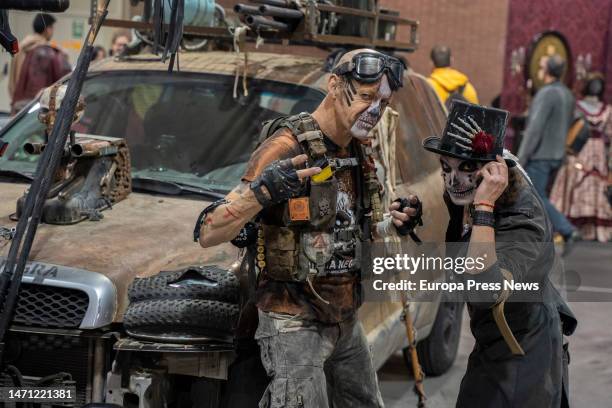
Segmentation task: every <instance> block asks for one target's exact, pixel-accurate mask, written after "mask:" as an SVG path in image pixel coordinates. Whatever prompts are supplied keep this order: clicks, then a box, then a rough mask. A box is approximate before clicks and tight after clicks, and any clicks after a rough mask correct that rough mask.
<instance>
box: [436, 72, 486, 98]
mask: <svg viewBox="0 0 612 408" xmlns="http://www.w3.org/2000/svg"><path fill="white" fill-rule="evenodd" d="M427 80H428V81H429V83H430V84H431V86H432V87H433V88H434V89H435V91H436V93H437V94H438V96H439V97H440V100H441V101H442V103H444V102H446V99H447V98H448V95H449V94H450V93H451V92H453V91H454V90H456V89H457V88H459V87H461V86H462V85H465V88H463V97H464V98H465V99H467V101H468V102H471V103H478V95H476V90H475V89H474V87H473V86H472V84H471V83H470V82H469V79H468V77H467V76H466V75H465V74H462V73H461V72H459V71H457V70H456V69H453V68H450V67H445V68H435V69H434V70H433V71H432V72H431V75H430V76H429V78H427Z"/></svg>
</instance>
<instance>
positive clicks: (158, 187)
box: [132, 177, 225, 199]
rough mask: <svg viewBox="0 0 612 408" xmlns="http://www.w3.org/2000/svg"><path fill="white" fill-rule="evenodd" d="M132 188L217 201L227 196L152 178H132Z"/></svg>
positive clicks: (206, 189)
mask: <svg viewBox="0 0 612 408" xmlns="http://www.w3.org/2000/svg"><path fill="white" fill-rule="evenodd" d="M132 186H133V187H134V188H135V189H137V190H147V191H152V192H154V193H161V194H168V195H181V194H197V195H203V196H207V197H212V198H215V199H218V198H223V197H225V194H223V193H221V192H219V191H216V190H213V189H210V188H205V187H200V186H195V185H192V184H187V183H182V182H178V181H168V180H160V179H156V178H151V177H132Z"/></svg>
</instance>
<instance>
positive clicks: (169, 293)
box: [128, 265, 240, 303]
mask: <svg viewBox="0 0 612 408" xmlns="http://www.w3.org/2000/svg"><path fill="white" fill-rule="evenodd" d="M239 297H240V296H239V281H238V278H237V277H236V275H234V274H233V273H231V272H228V271H227V270H224V269H221V268H218V267H216V266H214V265H212V266H203V267H194V266H192V267H189V268H186V269H181V270H178V271H169V272H160V273H159V274H157V275H155V276H150V277H147V278H137V279H135V280H134V281H133V282H132V284H131V285H130V287H129V289H128V298H129V300H130V302H140V301H143V300H161V299H204V300H218V301H221V302H227V303H238V301H239Z"/></svg>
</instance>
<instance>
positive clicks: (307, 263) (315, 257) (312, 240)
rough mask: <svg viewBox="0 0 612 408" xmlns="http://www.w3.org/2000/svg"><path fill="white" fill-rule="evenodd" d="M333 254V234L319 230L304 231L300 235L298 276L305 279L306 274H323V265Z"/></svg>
mask: <svg viewBox="0 0 612 408" xmlns="http://www.w3.org/2000/svg"><path fill="white" fill-rule="evenodd" d="M333 255H334V236H333V234H331V233H327V232H321V231H306V232H302V233H301V236H300V253H299V267H298V272H297V273H298V277H299V278H300V279H301V280H306V277H307V276H308V274H313V275H324V273H325V265H327V263H328V262H329V261H330V260H331V258H332V256H333Z"/></svg>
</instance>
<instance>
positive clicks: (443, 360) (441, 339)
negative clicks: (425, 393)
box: [404, 302, 463, 376]
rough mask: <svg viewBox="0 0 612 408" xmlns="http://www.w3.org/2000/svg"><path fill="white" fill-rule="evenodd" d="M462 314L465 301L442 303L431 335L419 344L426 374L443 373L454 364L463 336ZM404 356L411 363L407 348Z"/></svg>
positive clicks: (420, 361)
mask: <svg viewBox="0 0 612 408" xmlns="http://www.w3.org/2000/svg"><path fill="white" fill-rule="evenodd" d="M462 314H463V303H457V302H441V303H440V307H439V308H438V313H437V314H436V320H435V321H434V324H433V327H432V328H431V332H430V333H429V336H428V337H427V338H426V339H425V340H422V341H420V342H419V343H418V344H417V355H418V357H419V363H420V364H421V368H422V370H423V372H424V373H425V375H428V376H438V375H442V374H444V373H445V372H446V371H448V369H449V368H450V367H451V366H452V365H453V362H454V361H455V358H456V357H457V349H458V347H459V338H460V336H461V318H462ZM404 357H405V359H406V363H407V364H410V357H409V353H408V352H407V349H404ZM409 367H411V366H410V365H409Z"/></svg>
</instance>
